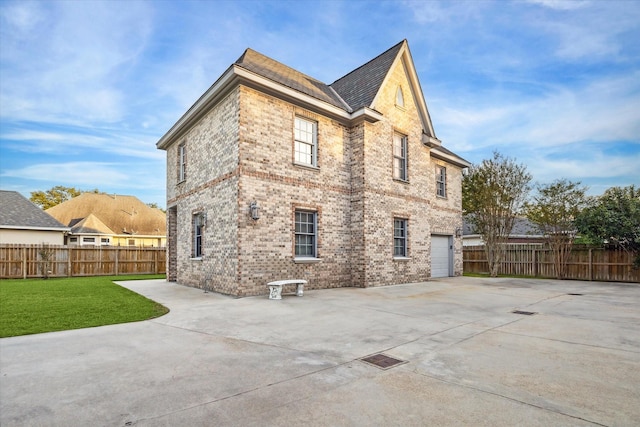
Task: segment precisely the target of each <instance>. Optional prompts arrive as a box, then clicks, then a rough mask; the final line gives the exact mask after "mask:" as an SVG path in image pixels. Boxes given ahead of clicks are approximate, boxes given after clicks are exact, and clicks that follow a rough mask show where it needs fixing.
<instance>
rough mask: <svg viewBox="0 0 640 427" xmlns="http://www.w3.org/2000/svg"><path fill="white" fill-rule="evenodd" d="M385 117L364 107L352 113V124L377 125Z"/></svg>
mask: <svg viewBox="0 0 640 427" xmlns="http://www.w3.org/2000/svg"><path fill="white" fill-rule="evenodd" d="M383 117H384V116H383V115H382V113H379V112H377V111H376V110H373V109H371V108H369V107H362V108H360V109H359V110H357V111H354V112H353V113H351V124H352V125H353V124H357V123H360V122H362V121H367V122H370V123H375V122H378V121H380V120H382V118H383Z"/></svg>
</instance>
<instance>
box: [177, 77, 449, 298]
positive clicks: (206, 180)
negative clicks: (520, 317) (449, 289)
mask: <svg viewBox="0 0 640 427" xmlns="http://www.w3.org/2000/svg"><path fill="white" fill-rule="evenodd" d="M398 85H400V86H402V88H403V92H404V100H405V105H404V107H398V106H396V105H395V100H396V90H397V87H398ZM411 89H412V88H411V87H410V85H409V81H408V79H407V77H406V75H405V69H404V67H403V66H402V65H399V66H397V67H396V69H395V70H393V72H392V74H391V75H390V78H389V80H388V84H387V85H386V87H385V88H383V90H382V91H381V93H380V94H379V96H378V98H377V100H376V105H375V106H374V107H375V109H376V110H377V111H379V112H381V113H382V114H383V115H384V119H383V120H381V121H379V122H377V123H374V124H371V123H361V124H359V125H356V126H354V127H353V128H347V127H345V126H344V125H341V124H340V123H338V122H335V121H333V120H331V119H329V118H326V117H324V116H322V115H319V114H316V113H314V112H311V111H307V110H305V109H303V108H300V107H298V106H295V105H293V104H290V103H288V102H285V101H282V100H279V99H277V98H274V97H272V96H269V95H266V94H264V93H261V92H259V91H256V90H254V89H251V88H248V87H245V86H239V87H237V88H236V89H235V90H233V91H232V92H231V93H230V94H229V95H228V96H227V97H226V98H225V99H224V100H223V101H221V102H220V103H219V104H218V105H217V106H216V107H214V108H213V109H212V110H211V111H210V112H209V113H208V114H207V115H206V116H205V117H203V118H202V119H201V120H200V121H199V122H198V123H197V124H196V125H195V126H193V127H192V128H191V129H190V130H189V132H188V133H187V134H186V135H184V137H183V138H182V139H181V140H180V141H179V142H178V143H176V144H174V145H173V146H172V147H170V148H169V150H168V151H167V171H168V177H167V195H168V199H169V203H168V208H169V209H170V210H171V209H174V211H175V229H176V230H175V235H176V238H175V258H176V260H175V264H176V270H177V273H176V275H175V276H176V277H177V280H178V281H179V282H180V283H183V284H186V285H190V286H195V287H201V288H206V289H211V290H215V291H218V292H222V293H227V294H232V295H237V296H247V295H257V294H266V293H267V288H266V286H265V284H266V283H267V282H269V281H272V280H279V279H289V278H303V279H307V280H308V281H309V285H308V289H317V288H332V287H342V286H365V287H366V286H382V285H389V284H398V283H409V282H418V281H426V280H428V278H429V276H430V250H431V235H432V234H443V235H449V236H451V235H455V230H456V228H458V227H461V226H462V223H461V221H462V219H461V176H462V175H461V171H460V169H459V168H457V167H454V166H452V165H449V164H445V163H443V162H441V161H440V160H438V159H435V158H433V157H432V156H431V153H430V149H429V148H428V147H426V146H424V145H423V144H422V142H421V139H422V129H423V125H422V122H421V120H420V117H419V114H418V109H417V107H416V105H415V103H414V98H413V96H412V95H411ZM418 96H421V94H419V95H418ZM296 115H299V116H303V117H306V118H308V119H310V120H313V121H315V122H317V125H318V126H317V129H318V144H317V145H318V164H317V167H304V166H299V165H295V164H294V161H293V160H294V151H293V147H294V142H293V128H294V118H295V117H296ZM394 132H401V133H402V134H404V135H407V137H408V180H407V182H401V181H397V180H394V179H393V172H392V170H393V152H392V141H393V134H394ZM179 143H184V144H186V147H187V153H188V154H187V156H188V157H187V159H188V160H187V179H186V181H184V182H182V183H178V182H177V168H178V145H179ZM437 164H445V166H446V167H447V186H448V192H447V197H446V198H439V197H436V185H435V168H436V165H437ZM252 202H257V203H258V205H259V207H260V219H259V220H257V221H256V220H253V219H251V218H250V216H249V205H250V204H251V203H252ZM296 208H299V209H310V210H313V211H315V212H317V219H318V234H317V236H318V242H317V250H318V258H319V259H320V260H319V261H318V262H313V263H296V262H295V261H294V212H295V210H296ZM198 212H206V214H207V218H208V221H207V226H206V227H205V230H204V235H203V245H204V255H203V257H202V258H201V259H197V260H195V259H192V258H191V256H190V255H191V250H192V229H193V227H192V218H193V214H195V213H198ZM394 217H400V218H404V219H407V220H408V257H407V259H401V260H400V259H394V257H393V219H394ZM454 247H455V255H454V272H455V274H456V275H458V274H461V273H462V245H461V239H457V238H456V239H454ZM169 252H171V251H169ZM169 265H171V263H169ZM169 274H171V273H169ZM171 277H173V276H171Z"/></svg>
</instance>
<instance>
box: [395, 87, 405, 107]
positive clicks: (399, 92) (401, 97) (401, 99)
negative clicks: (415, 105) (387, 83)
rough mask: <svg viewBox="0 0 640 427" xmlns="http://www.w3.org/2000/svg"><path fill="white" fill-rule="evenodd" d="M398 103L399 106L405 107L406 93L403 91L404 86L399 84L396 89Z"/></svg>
mask: <svg viewBox="0 0 640 427" xmlns="http://www.w3.org/2000/svg"><path fill="white" fill-rule="evenodd" d="M396 105H397V106H398V107H404V94H403V93H402V86H398V90H397V91H396Z"/></svg>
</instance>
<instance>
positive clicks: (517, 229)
mask: <svg viewBox="0 0 640 427" xmlns="http://www.w3.org/2000/svg"><path fill="white" fill-rule="evenodd" d="M462 234H463V235H464V236H474V235H477V234H478V231H477V230H476V228H475V226H474V225H473V223H472V222H471V221H469V219H468V218H467V217H466V216H465V217H463V232H462ZM543 235H544V233H543V232H542V230H540V229H539V228H538V227H537V226H536V225H535V224H534V223H532V222H531V221H529V220H528V219H527V218H524V217H516V218H515V220H514V222H513V229H512V230H511V234H509V237H512V238H514V237H528V238H540V237H542V236H543Z"/></svg>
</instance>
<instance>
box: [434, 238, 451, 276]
mask: <svg viewBox="0 0 640 427" xmlns="http://www.w3.org/2000/svg"><path fill="white" fill-rule="evenodd" d="M449 254H450V250H449V236H435V235H431V277H449V271H450V267H449V266H450V265H451V264H450V263H451V261H450V260H451V257H450V256H449Z"/></svg>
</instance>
